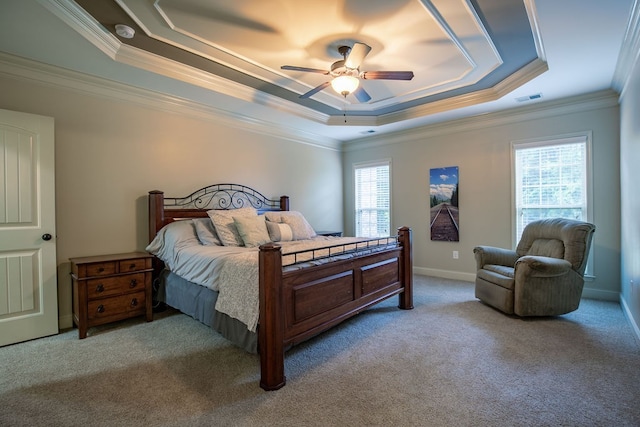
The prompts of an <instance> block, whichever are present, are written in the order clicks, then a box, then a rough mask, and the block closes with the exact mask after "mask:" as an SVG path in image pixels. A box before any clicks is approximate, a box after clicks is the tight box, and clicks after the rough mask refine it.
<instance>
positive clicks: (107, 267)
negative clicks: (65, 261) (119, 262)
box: [86, 262, 116, 277]
mask: <svg viewBox="0 0 640 427" xmlns="http://www.w3.org/2000/svg"><path fill="white" fill-rule="evenodd" d="M86 269H87V271H86V277H93V276H107V275H109V274H114V273H115V272H116V263H115V262H96V263H93V264H87V266H86Z"/></svg>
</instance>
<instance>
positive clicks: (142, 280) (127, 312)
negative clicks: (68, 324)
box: [69, 252, 153, 339]
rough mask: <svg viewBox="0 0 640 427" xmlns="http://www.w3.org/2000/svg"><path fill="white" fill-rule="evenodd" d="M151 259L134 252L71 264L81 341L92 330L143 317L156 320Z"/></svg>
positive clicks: (77, 259)
mask: <svg viewBox="0 0 640 427" xmlns="http://www.w3.org/2000/svg"><path fill="white" fill-rule="evenodd" d="M152 259H153V256H152V255H150V254H148V253H146V252H131V253H124V254H114V255H101V256H90V257H82V258H71V259H70V260H69V261H71V283H72V286H73V321H74V323H75V324H76V326H77V327H78V336H79V338H80V339H83V338H85V337H86V336H87V329H88V328H90V327H92V326H97V325H102V324H105V323H111V322H115V321H118V320H123V319H128V318H130V317H136V316H143V315H144V316H145V317H146V320H147V322H150V321H152V320H153V310H152V309H153V302H152V296H151V275H152V272H153V268H152V265H151V261H152Z"/></svg>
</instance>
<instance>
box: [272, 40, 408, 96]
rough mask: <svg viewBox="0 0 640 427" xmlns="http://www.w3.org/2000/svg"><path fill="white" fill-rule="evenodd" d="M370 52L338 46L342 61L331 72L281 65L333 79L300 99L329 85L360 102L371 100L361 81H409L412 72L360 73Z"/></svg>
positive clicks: (357, 46) (359, 46) (363, 46)
mask: <svg viewBox="0 0 640 427" xmlns="http://www.w3.org/2000/svg"><path fill="white" fill-rule="evenodd" d="M369 51H371V47H370V46H368V45H366V44H364V43H354V44H353V47H349V46H340V47H339V48H338V52H339V53H340V55H342V57H343V58H344V59H341V60H339V61H336V62H334V63H333V64H331V70H320V69H317V68H306V67H295V66H293V65H283V66H282V67H280V68H282V69H283V70H291V71H304V72H309V73H320V74H324V75H329V76H332V77H333V79H332V80H330V81H328V82H324V83H322V84H321V85H320V86H317V87H315V88H313V89H311V90H310V91H309V92H307V93H304V94H302V95H300V98H309V97H310V96H312V95H315V94H316V93H318V92H320V91H321V90H323V89H325V88H327V87H329V85H331V86H332V87H333V89H334V90H335V91H336V92H338V93H339V94H341V95H343V96H344V97H345V98H346V97H347V95H349V94H351V93H353V95H354V96H355V97H356V99H357V100H358V101H360V102H367V101H369V100H371V96H369V94H368V93H367V91H366V90H364V89H363V87H362V86H360V79H362V80H411V79H412V78H413V71H360V64H362V61H364V58H365V57H366V56H367V55H368V54H369Z"/></svg>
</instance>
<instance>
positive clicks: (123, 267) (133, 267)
mask: <svg viewBox="0 0 640 427" xmlns="http://www.w3.org/2000/svg"><path fill="white" fill-rule="evenodd" d="M149 268H151V260H150V259H128V260H125V261H120V270H119V272H120V273H129V272H131V271H140V270H145V269H149Z"/></svg>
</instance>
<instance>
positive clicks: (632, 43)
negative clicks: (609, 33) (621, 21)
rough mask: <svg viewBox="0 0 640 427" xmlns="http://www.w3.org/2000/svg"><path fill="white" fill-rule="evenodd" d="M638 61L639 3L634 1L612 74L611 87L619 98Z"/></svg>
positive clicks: (636, 0)
mask: <svg viewBox="0 0 640 427" xmlns="http://www.w3.org/2000/svg"><path fill="white" fill-rule="evenodd" d="M638 61H640V2H639V0H634V2H633V5H632V6H631V14H630V17H629V24H628V25H627V28H626V30H625V34H624V38H623V40H622V47H621V48H620V54H619V55H618V63H617V64H616V69H615V72H614V74H613V82H612V86H613V88H614V89H615V90H617V91H618V92H620V96H623V95H624V91H625V89H626V87H627V83H628V82H629V78H630V77H631V72H632V71H633V67H634V66H636V65H637V64H638Z"/></svg>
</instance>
